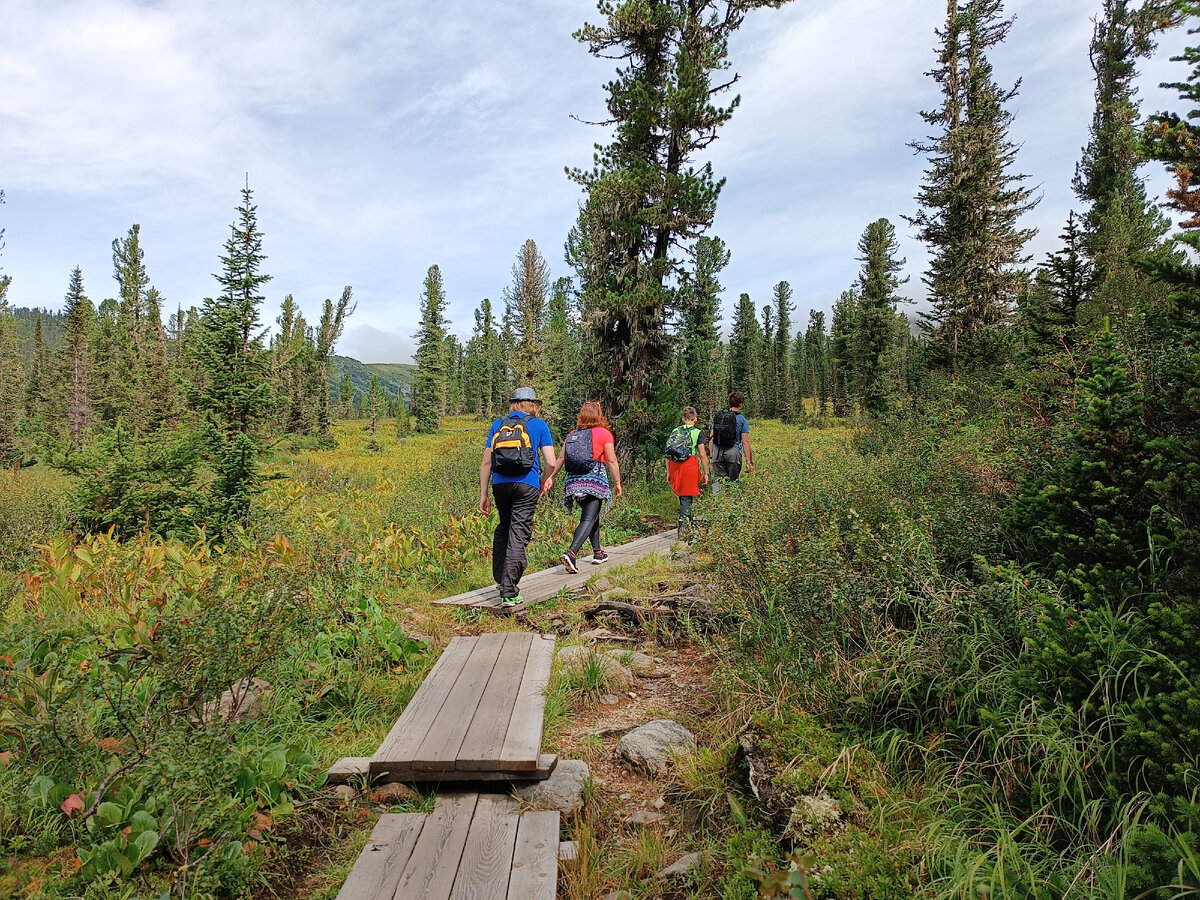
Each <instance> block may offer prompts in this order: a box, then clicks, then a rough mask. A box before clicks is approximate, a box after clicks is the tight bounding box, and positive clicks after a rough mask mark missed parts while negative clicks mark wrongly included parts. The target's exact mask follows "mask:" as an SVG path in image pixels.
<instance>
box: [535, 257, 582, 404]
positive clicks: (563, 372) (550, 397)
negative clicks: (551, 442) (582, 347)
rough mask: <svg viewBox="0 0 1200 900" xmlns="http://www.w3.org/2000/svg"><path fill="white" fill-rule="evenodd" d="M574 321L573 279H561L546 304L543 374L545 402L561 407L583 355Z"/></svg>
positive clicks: (556, 282) (556, 281) (555, 283)
mask: <svg viewBox="0 0 1200 900" xmlns="http://www.w3.org/2000/svg"><path fill="white" fill-rule="evenodd" d="M573 331H574V328H573V326H572V322H571V279H570V278H559V279H556V280H555V282H554V286H553V289H552V290H551V292H550V303H549V304H548V305H547V307H546V328H545V331H544V335H545V341H546V351H545V356H544V359H545V367H546V368H545V372H544V374H543V376H542V378H543V383H544V387H543V390H544V391H545V394H546V398H545V405H546V406H547V407H554V408H558V409H561V408H562V407H563V406H564V405H566V404H564V403H563V402H562V401H564V400H566V399H567V397H566V396H565V394H566V386H567V382H568V380H569V379H570V378H571V377H572V375H573V374H574V372H575V368H576V365H577V360H578V356H579V341H578V340H577V335H574V334H573Z"/></svg>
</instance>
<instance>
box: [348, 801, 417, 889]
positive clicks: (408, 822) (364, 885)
mask: <svg viewBox="0 0 1200 900" xmlns="http://www.w3.org/2000/svg"><path fill="white" fill-rule="evenodd" d="M424 825H425V816H424V815H422V814H420V813H399V814H392V813H389V814H385V815H382V816H380V817H379V821H378V822H377V823H376V825H375V828H374V830H373V831H372V832H371V839H370V840H369V841H367V846H366V847H364V848H363V852H362V854H361V855H360V856H359V857H358V860H357V861H356V862H355V863H354V868H352V869H351V870H350V875H349V876H348V877H347V878H346V882H345V884H343V885H342V889H341V890H340V891H338V895H337V900H376V898H387V900H390V898H391V896H392V894H393V893H394V892H395V890H396V885H398V884H399V883H400V878H401V876H402V875H403V874H404V867H405V865H406V864H407V863H408V860H409V858H410V857H411V856H412V852H413V847H415V846H416V843H417V839H418V837H419V836H420V834H421V831H422V828H423V827H424Z"/></svg>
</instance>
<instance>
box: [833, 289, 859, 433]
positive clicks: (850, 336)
mask: <svg viewBox="0 0 1200 900" xmlns="http://www.w3.org/2000/svg"><path fill="white" fill-rule="evenodd" d="M857 319H858V294H857V293H856V292H855V291H853V290H849V291H842V293H841V295H840V296H839V297H838V299H837V302H836V303H834V304H833V311H832V316H831V317H830V335H829V390H830V395H831V400H832V402H833V413H834V415H837V416H845V415H847V414H849V413H850V412H851V410H852V408H853V406H852V404H853V387H852V386H853V384H854V381H855V378H856V375H857V373H856V371H855V363H856V362H857V355H856V354H855V352H854V351H855V325H856V322H857Z"/></svg>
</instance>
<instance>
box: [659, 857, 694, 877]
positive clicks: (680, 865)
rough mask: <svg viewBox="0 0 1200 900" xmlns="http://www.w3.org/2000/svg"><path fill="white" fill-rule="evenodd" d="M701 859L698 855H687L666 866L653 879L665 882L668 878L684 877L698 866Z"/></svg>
mask: <svg viewBox="0 0 1200 900" xmlns="http://www.w3.org/2000/svg"><path fill="white" fill-rule="evenodd" d="M701 858H702V857H701V856H700V854H699V853H688V854H686V855H684V856H681V857H679V859H677V860H675V862H673V863H671V865H669V866H667V867H666V868H665V869H663V870H662V871H661V872H659V873H658V874H657V875H655V876H654V877H655V878H659V879H663V880H666V879H668V878H677V877H678V876H680V875H686V874H687V873H688V872H690V871H692V869H694V868H696V866H698V865H700V860H701Z"/></svg>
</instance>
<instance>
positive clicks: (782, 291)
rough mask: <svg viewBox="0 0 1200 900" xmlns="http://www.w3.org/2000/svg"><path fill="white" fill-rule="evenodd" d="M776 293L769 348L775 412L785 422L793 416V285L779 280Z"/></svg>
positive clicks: (794, 405)
mask: <svg viewBox="0 0 1200 900" xmlns="http://www.w3.org/2000/svg"><path fill="white" fill-rule="evenodd" d="M774 296H775V347H774V350H773V352H772V357H773V358H772V365H773V367H774V378H775V384H774V386H773V388H772V393H773V394H774V397H775V415H776V416H777V417H778V418H780V419H782V420H783V421H784V422H791V421H792V420H793V418H794V416H795V408H796V400H797V394H796V386H795V384H794V383H793V380H792V358H791V349H792V346H791V345H792V310H793V309H795V308H796V306H795V304H793V303H792V286H791V285H790V284H788V283H787V282H786V281H781V282H779V283H778V284H777V285H775V288H774Z"/></svg>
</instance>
